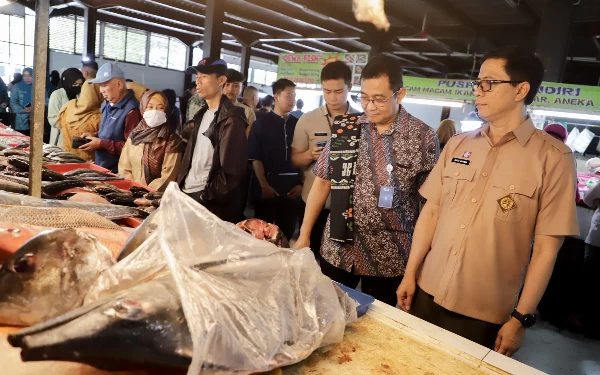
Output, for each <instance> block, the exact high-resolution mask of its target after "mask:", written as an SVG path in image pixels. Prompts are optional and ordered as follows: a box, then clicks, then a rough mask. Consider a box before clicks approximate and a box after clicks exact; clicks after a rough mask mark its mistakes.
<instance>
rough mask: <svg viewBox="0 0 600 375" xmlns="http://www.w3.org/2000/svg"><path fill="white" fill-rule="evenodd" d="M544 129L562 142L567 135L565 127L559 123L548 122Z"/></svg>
mask: <svg viewBox="0 0 600 375" xmlns="http://www.w3.org/2000/svg"><path fill="white" fill-rule="evenodd" d="M544 130H545V131H546V133H548V134H550V135H551V136H553V137H554V138H556V139H558V140H560V141H563V142H565V141H566V140H567V137H568V136H569V134H568V133H567V129H565V127H564V126H562V125H561V124H548V125H546V127H545V128H544Z"/></svg>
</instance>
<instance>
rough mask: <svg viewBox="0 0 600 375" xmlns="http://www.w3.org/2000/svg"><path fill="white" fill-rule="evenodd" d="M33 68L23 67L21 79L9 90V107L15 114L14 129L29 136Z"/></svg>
mask: <svg viewBox="0 0 600 375" xmlns="http://www.w3.org/2000/svg"><path fill="white" fill-rule="evenodd" d="M32 89H33V69H31V68H25V69H23V80H22V81H21V82H19V83H17V84H15V85H14V86H13V88H12V90H11V92H10V108H11V110H12V112H14V113H15V114H16V119H15V130H17V131H18V132H20V133H22V134H24V135H27V136H29V134H30V122H29V119H30V116H31V100H32Z"/></svg>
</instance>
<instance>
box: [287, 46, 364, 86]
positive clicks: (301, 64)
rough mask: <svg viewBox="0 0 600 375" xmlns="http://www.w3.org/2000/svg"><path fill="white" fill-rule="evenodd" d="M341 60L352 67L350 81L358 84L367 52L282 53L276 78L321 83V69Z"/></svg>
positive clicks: (305, 82)
mask: <svg viewBox="0 0 600 375" xmlns="http://www.w3.org/2000/svg"><path fill="white" fill-rule="evenodd" d="M334 61H343V62H345V63H346V64H348V66H350V69H352V82H353V84H354V85H356V86H358V85H360V74H361V73H362V69H363V68H364V66H365V65H367V62H368V61H369V54H368V53H366V52H360V53H336V52H332V53H314V52H310V53H282V54H280V55H279V66H278V70H277V73H278V78H287V79H289V80H291V81H292V82H295V83H304V84H309V85H310V84H313V85H319V84H321V70H322V69H323V67H324V66H325V65H327V64H329V63H330V62H334Z"/></svg>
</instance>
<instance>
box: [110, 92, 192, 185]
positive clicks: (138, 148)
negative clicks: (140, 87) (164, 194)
mask: <svg viewBox="0 0 600 375" xmlns="http://www.w3.org/2000/svg"><path fill="white" fill-rule="evenodd" d="M140 112H141V113H142V116H143V119H142V121H141V122H140V124H139V125H138V126H137V127H136V128H135V130H134V131H133V132H132V133H131V135H130V136H129V139H128V140H127V142H126V143H125V147H124V148H123V151H122V152H121V159H120V160H119V175H121V176H123V177H125V178H128V179H130V180H132V181H135V182H137V183H139V184H143V185H146V186H149V187H151V188H153V189H156V190H159V191H164V190H165V189H166V188H167V185H168V184H169V182H171V181H175V179H176V178H177V173H178V172H179V165H180V163H181V157H182V153H183V142H182V140H181V138H180V136H179V134H177V133H176V132H173V131H172V130H171V126H170V124H169V122H168V120H167V113H168V112H169V102H168V100H167V98H166V97H165V95H164V94H163V93H161V92H160V91H146V93H144V95H143V96H142V100H141V101H140Z"/></svg>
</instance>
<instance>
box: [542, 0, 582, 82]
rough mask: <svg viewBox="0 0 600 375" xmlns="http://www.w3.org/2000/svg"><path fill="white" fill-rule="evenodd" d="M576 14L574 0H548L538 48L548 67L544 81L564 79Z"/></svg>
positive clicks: (543, 15)
mask: <svg viewBox="0 0 600 375" xmlns="http://www.w3.org/2000/svg"><path fill="white" fill-rule="evenodd" d="M574 14H575V6H574V5H573V1H569V0H546V4H545V6H544V11H543V13H542V22H541V24H540V30H539V34H538V40H537V48H536V53H537V54H538V56H540V58H541V59H542V61H543V62H544V68H546V73H545V75H544V81H550V82H561V81H562V78H563V72H564V68H565V64H566V60H567V53H568V48H569V39H570V36H571V33H570V31H571V26H572V24H573V16H574Z"/></svg>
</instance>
